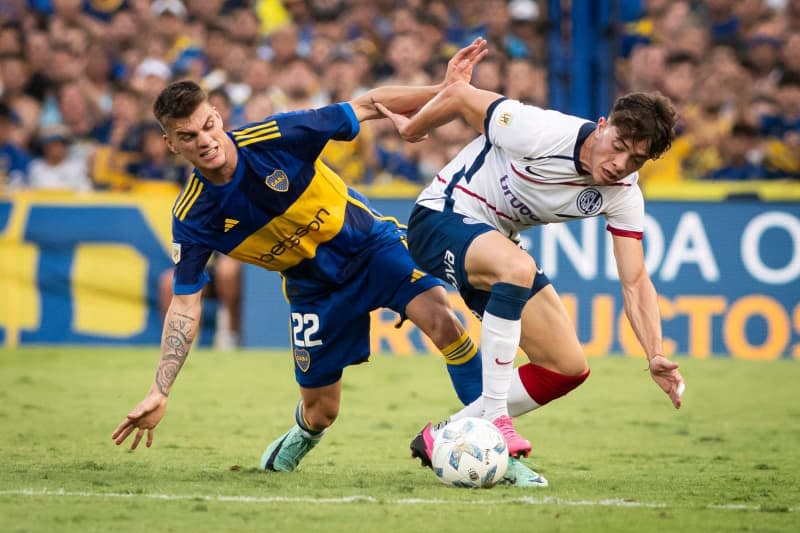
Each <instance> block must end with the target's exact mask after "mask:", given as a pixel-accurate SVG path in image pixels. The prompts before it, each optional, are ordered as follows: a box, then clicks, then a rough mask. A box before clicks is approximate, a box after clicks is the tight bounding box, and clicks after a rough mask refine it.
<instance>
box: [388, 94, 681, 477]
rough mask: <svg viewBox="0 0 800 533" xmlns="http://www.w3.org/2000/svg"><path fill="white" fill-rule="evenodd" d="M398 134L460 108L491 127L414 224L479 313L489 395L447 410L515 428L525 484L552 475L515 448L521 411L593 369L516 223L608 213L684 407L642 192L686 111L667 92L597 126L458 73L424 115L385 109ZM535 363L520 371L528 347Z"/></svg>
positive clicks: (626, 294) (661, 364) (656, 351)
mask: <svg viewBox="0 0 800 533" xmlns="http://www.w3.org/2000/svg"><path fill="white" fill-rule="evenodd" d="M383 112H384V114H386V115H387V116H388V117H389V118H391V119H392V121H393V122H394V124H395V126H396V127H397V129H398V131H399V132H400V134H401V136H402V137H403V138H404V139H405V140H407V141H410V142H416V141H420V140H423V139H424V138H425V136H426V133H427V132H428V131H430V130H431V129H433V128H435V127H437V126H439V125H442V124H444V123H446V122H448V121H450V120H453V119H455V118H458V117H461V118H463V119H464V120H466V122H467V123H468V124H469V125H470V126H472V127H473V128H475V129H476V130H477V131H478V132H480V133H481V134H482V135H480V136H479V137H478V138H476V139H475V140H474V141H472V142H471V143H470V144H468V145H467V146H466V147H465V148H464V149H462V150H461V152H460V153H459V154H458V155H457V156H456V157H455V158H454V159H453V160H452V161H451V162H450V163H449V164H447V165H446V166H445V167H444V168H443V169H442V170H441V172H440V173H439V174H438V175H437V176H436V178H435V179H434V180H433V182H432V183H431V184H430V185H429V186H428V187H427V188H426V189H425V190H424V191H423V192H422V193H421V194H420V196H419V198H418V199H417V205H416V206H415V208H414V211H413V212H412V215H411V218H410V221H409V230H408V239H409V248H410V250H411V253H412V256H413V257H414V259H415V260H416V261H417V263H418V264H419V265H420V266H421V267H422V268H424V269H426V270H427V271H428V272H431V273H432V274H436V275H439V276H440V277H442V278H443V279H446V280H447V281H449V282H450V283H452V284H453V285H455V286H456V288H457V289H458V290H459V291H460V293H461V295H462V296H463V297H464V300H465V302H466V303H467V304H468V305H469V306H470V308H471V309H472V310H473V311H474V312H476V314H478V315H479V316H482V326H481V352H482V364H483V392H482V394H481V396H480V397H479V398H477V399H476V400H475V401H473V402H472V403H470V404H469V405H467V407H465V408H464V409H463V410H462V411H460V412H458V413H457V414H455V415H453V416H452V417H450V418H449V419H448V420H446V421H445V422H447V421H450V420H454V419H458V418H461V417H463V416H482V417H484V418H486V419H489V420H492V421H494V423H495V425H496V426H498V427H499V428H500V429H501V430H502V431H503V433H504V435H505V436H506V440H507V441H508V445H509V452H510V454H511V455H512V456H514V457H512V459H511V463H510V469H512V470H513V471H514V472H515V474H516V477H517V480H516V485H517V486H544V485H546V484H547V481H546V480H545V479H544V478H543V477H541V476H540V475H538V474H536V473H535V472H533V471H532V470H530V469H528V468H527V467H525V466H524V465H523V464H522V463H521V462H520V461H518V460H517V459H516V458H518V457H520V456H527V455H528V453H529V452H530V451H531V445H530V443H529V442H528V441H527V440H526V439H524V438H522V437H521V436H520V435H518V434H517V432H516V431H515V430H514V427H513V425H512V423H511V420H512V419H511V417H512V416H518V415H521V414H523V413H526V412H528V411H531V410H533V409H536V408H538V407H540V406H542V405H544V404H546V403H548V402H550V401H552V400H555V399H556V398H559V397H561V396H563V395H565V394H567V393H568V392H569V391H571V390H572V389H574V388H575V387H577V386H578V385H580V384H581V383H582V382H583V381H584V380H585V379H586V378H587V377H588V375H589V367H588V364H587V362H586V357H585V355H584V353H583V350H582V348H581V345H580V343H579V341H578V336H577V333H576V331H575V328H574V325H573V324H572V322H571V320H570V318H569V315H568V314H567V312H566V310H565V308H564V306H563V304H562V303H561V301H560V299H559V298H558V295H557V294H556V291H555V289H554V288H553V286H552V285H551V284H550V282H549V280H548V279H547V277H546V276H545V274H544V273H543V272H542V270H541V269H539V268H538V267H537V265H536V262H535V260H534V258H533V257H531V256H530V255H529V254H528V253H527V252H526V251H524V250H522V249H521V248H520V247H519V245H518V241H519V238H518V235H519V231H520V230H523V229H525V228H529V227H531V226H536V225H541V224H548V223H554V222H564V221H567V220H572V219H576V218H586V217H593V216H601V215H602V216H604V217H605V218H606V221H607V229H608V231H610V232H611V234H612V238H613V243H614V256H615V258H616V263H617V269H618V271H619V278H620V282H621V285H622V294H623V298H624V305H625V311H626V314H627V316H628V319H629V320H630V323H631V325H632V326H633V330H634V332H635V333H636V336H637V338H638V339H639V342H640V343H641V345H642V346H643V347H644V350H645V352H646V355H647V359H648V361H649V369H650V375H651V377H652V378H653V380H654V381H655V382H656V384H657V385H658V386H659V387H660V388H661V389H662V390H663V391H664V392H665V393H666V394H667V395H668V396H669V398H670V400H671V401H672V403H673V405H674V406H675V408H679V407H680V405H681V395H682V393H683V389H684V387H685V385H684V382H683V378H682V377H681V375H680V373H679V372H678V365H677V364H676V363H674V362H672V361H670V360H668V359H667V358H666V357H665V356H664V354H663V343H662V335H661V320H660V316H659V311H658V304H657V294H656V291H655V288H654V286H653V283H652V282H651V280H650V277H649V275H648V273H647V271H646V269H645V264H644V252H643V247H642V233H643V224H644V220H643V219H644V202H643V199H642V192H641V190H640V189H639V186H638V183H637V181H638V173H637V171H638V170H639V168H641V166H642V165H643V164H644V163H645V161H647V160H648V159H655V158H657V157H659V156H660V155H661V154H662V153H664V152H665V151H666V150H667V149H668V148H669V147H670V145H671V143H672V140H673V139H674V135H675V134H674V125H675V111H674V109H673V107H672V105H671V103H670V102H669V100H668V99H667V98H666V97H664V96H662V95H660V94H658V93H648V94H645V93H634V94H629V95H626V96H623V97H621V98H619V99H618V100H617V101H616V102H615V104H614V107H613V109H612V111H611V114H610V116H609V117H608V118H607V119H606V118H600V119H599V120H598V121H597V122H596V123H595V122H591V121H587V120H584V119H581V118H578V117H575V116H570V115H566V114H563V113H560V112H557V111H552V110H545V109H540V108H538V107H535V106H531V105H524V104H522V103H520V102H518V101H514V100H509V99H506V98H504V97H503V96H502V95H500V94H497V93H493V92H490V91H484V90H480V89H477V88H475V87H473V86H471V85H469V84H468V83H464V82H460V83H456V84H453V85H451V86H449V87H448V88H447V89H445V90H444V91H443V92H441V93H440V94H438V95H437V96H436V97H435V98H433V99H432V100H431V101H430V102H428V103H427V104H426V105H425V106H424V107H423V108H422V109H421V110H420V111H419V113H417V114H416V115H415V116H413V118H408V117H406V116H402V115H398V114H395V113H391V112H389V111H388V110H385V109H384V110H383ZM518 347H521V348H522V350H523V351H524V352H525V354H526V355H527V356H528V358H529V359H530V362H528V363H526V364H523V365H521V366H519V367H518V368H516V369H515V368H513V364H512V363H513V361H514V358H515V355H516V352H517V348H518ZM440 427H441V423H440V424H437V425H433V426H432V425H430V424H428V425H427V426H426V427H425V428H424V429H423V430H422V431H421V432H420V434H419V435H417V437H415V439H414V441H412V446H411V447H412V453H413V455H414V456H416V457H419V458H420V459H421V460H422V462H423V464H425V465H428V466H429V465H430V452H431V449H432V442H433V438H434V436H435V434H436V431H437V430H438V429H439V428H440Z"/></svg>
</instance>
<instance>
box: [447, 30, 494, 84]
mask: <svg viewBox="0 0 800 533" xmlns="http://www.w3.org/2000/svg"><path fill="white" fill-rule="evenodd" d="M488 53H489V50H487V49H486V39H484V38H483V37H478V38H476V39H475V40H474V41H472V43H471V44H469V45H467V46H465V47H464V48H462V49H461V50H459V51H458V52H456V53H455V55H453V57H451V58H450V61H448V62H447V72H446V73H445V75H444V84H443V86H444V87H447V86H448V85H450V84H451V83H455V82H457V81H464V82H467V83H469V81H470V80H471V79H472V67H474V66H475V65H476V64H477V63H478V61H480V60H481V59H483V58H484V57H486V54H488Z"/></svg>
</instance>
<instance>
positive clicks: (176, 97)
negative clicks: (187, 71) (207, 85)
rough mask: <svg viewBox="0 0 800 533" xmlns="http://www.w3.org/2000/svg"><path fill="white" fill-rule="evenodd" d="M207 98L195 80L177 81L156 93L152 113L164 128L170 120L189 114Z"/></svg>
mask: <svg viewBox="0 0 800 533" xmlns="http://www.w3.org/2000/svg"><path fill="white" fill-rule="evenodd" d="M207 99H208V95H207V94H206V92H205V91H204V90H203V89H202V88H201V87H200V86H199V85H197V84H196V83H195V82H193V81H177V82H175V83H172V84H170V85H168V86H167V87H166V88H165V89H164V90H163V91H161V94H159V95H158V98H156V101H155V103H154V104H153V115H155V117H156V120H158V122H159V124H161V127H162V128H165V126H166V125H167V122H169V121H170V120H173V119H176V118H186V117H188V116H190V115H191V114H192V113H194V111H195V110H196V109H197V108H198V107H199V106H200V104H202V103H203V102H205V101H206V100H207ZM165 129H166V128H165Z"/></svg>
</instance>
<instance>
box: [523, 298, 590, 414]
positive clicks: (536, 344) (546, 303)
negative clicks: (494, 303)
mask: <svg viewBox="0 0 800 533" xmlns="http://www.w3.org/2000/svg"><path fill="white" fill-rule="evenodd" d="M520 347H521V348H522V350H523V351H524V352H525V353H526V354H527V355H528V358H529V359H530V362H529V363H526V364H524V365H521V366H519V367H518V368H517V369H516V371H515V373H514V376H513V379H512V381H511V388H510V390H509V397H508V408H509V412H510V413H511V415H512V416H519V415H521V414H523V413H527V412H528V411H532V410H533V409H536V408H538V407H541V406H542V405H544V404H546V403H549V402H551V401H553V400H555V399H557V398H560V397H561V396H563V395H565V394H567V393H568V392H570V391H571V390H572V389H574V388H575V387H577V386H579V385H580V384H581V383H583V382H584V381H585V380H586V378H587V377H588V376H589V366H588V364H587V363H586V357H585V356H584V353H583V349H582V347H581V345H580V342H579V341H578V335H577V333H576V331H575V326H574V325H573V323H572V320H571V319H570V317H569V315H568V314H567V311H566V308H565V307H564V304H563V303H562V302H561V299H560V298H559V297H558V294H557V293H556V290H555V289H554V288H553V286H552V285H548V286H546V287H544V288H543V289H542V290H541V291H539V292H538V293H537V294H535V295H534V296H533V297H532V298H531V299H530V300H529V301H528V303H527V304H526V305H525V309H524V310H523V313H522V335H521V337H520Z"/></svg>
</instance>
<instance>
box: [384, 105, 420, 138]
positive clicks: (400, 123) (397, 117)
mask: <svg viewBox="0 0 800 533" xmlns="http://www.w3.org/2000/svg"><path fill="white" fill-rule="evenodd" d="M375 107H376V108H377V110H378V111H380V112H381V113H383V114H384V116H385V117H386V118H388V119H389V120H391V121H392V123H393V124H394V127H395V128H396V129H397V133H399V134H400V137H402V138H403V140H404V141H406V142H410V143H418V142H420V141H424V140H425V139H427V138H428V134H427V133H425V134H422V135H413V136H412V135H408V123H409V122H411V119H410V118H409V117H407V116H405V115H401V114H399V113H392V112H391V111H389V109H388V108H387V107H386V106H385V105H383V104H382V103H380V102H375Z"/></svg>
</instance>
